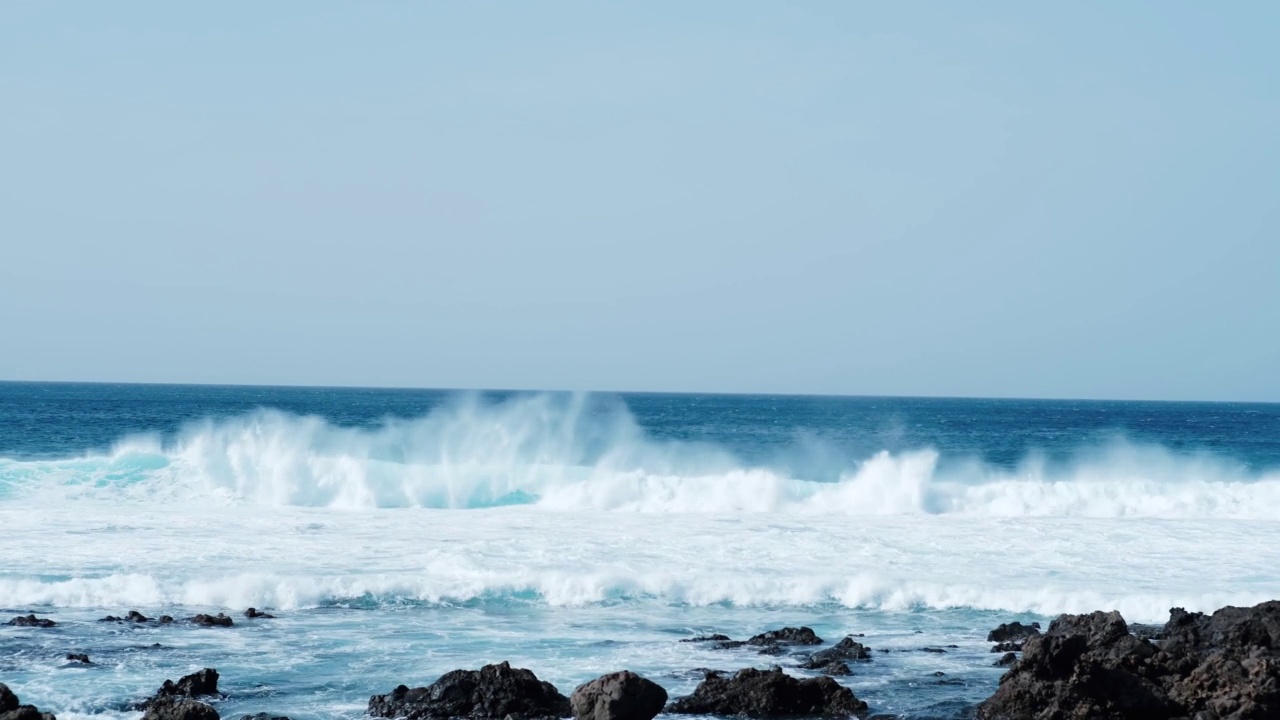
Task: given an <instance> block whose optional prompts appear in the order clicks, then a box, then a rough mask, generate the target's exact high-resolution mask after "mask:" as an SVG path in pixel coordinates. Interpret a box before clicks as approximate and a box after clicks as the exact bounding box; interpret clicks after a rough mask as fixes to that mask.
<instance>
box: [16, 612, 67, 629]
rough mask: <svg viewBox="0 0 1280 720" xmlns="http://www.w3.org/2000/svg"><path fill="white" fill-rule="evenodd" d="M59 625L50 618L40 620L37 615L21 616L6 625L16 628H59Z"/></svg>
mask: <svg viewBox="0 0 1280 720" xmlns="http://www.w3.org/2000/svg"><path fill="white" fill-rule="evenodd" d="M57 624H58V623H56V622H54V621H52V620H50V619H49V618H38V617H36V616H35V615H19V616H18V617H16V618H14V619H12V620H10V621H9V622H7V623H5V625H14V626H16V627H38V628H51V627H55V626H57Z"/></svg>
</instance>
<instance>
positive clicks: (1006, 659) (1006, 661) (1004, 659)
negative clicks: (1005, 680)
mask: <svg viewBox="0 0 1280 720" xmlns="http://www.w3.org/2000/svg"><path fill="white" fill-rule="evenodd" d="M1016 662H1018V656H1017V655H1014V654H1013V653H1011V652H1007V653H1005V654H1004V655H1001V656H1000V659H999V660H997V661H995V662H994V663H992V666H993V667H1009V666H1010V665H1012V664H1014V663H1016Z"/></svg>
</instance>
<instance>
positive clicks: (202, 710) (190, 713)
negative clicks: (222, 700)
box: [142, 697, 220, 720]
mask: <svg viewBox="0 0 1280 720" xmlns="http://www.w3.org/2000/svg"><path fill="white" fill-rule="evenodd" d="M142 720H220V716H219V715H218V711H217V710H214V709H213V706H212V705H208V704H205V703H202V702H197V701H195V700H187V699H185V698H175V697H166V698H160V699H159V700H157V701H156V702H154V703H152V704H151V705H149V706H148V707H147V711H146V713H144V714H143V716H142Z"/></svg>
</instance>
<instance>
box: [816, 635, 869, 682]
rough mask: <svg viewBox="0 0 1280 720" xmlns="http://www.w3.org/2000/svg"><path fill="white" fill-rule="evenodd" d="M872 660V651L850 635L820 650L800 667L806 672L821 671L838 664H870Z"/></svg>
mask: <svg viewBox="0 0 1280 720" xmlns="http://www.w3.org/2000/svg"><path fill="white" fill-rule="evenodd" d="M870 660H871V649H870V648H868V647H867V646H866V645H863V644H862V643H860V642H858V641H857V640H854V639H853V636H852V635H848V636H846V637H845V638H844V639H843V640H841V641H840V642H838V643H836V644H835V645H833V646H831V647H829V648H827V649H826V650H819V651H818V652H815V653H814V654H812V655H810V656H809V657H808V658H806V659H805V661H804V662H802V663H801V664H800V667H802V668H805V669H806V670H821V669H822V668H824V667H827V666H828V665H831V664H833V663H837V662H840V663H843V662H869V661H870ZM827 674H828V675H830V674H831V673H827Z"/></svg>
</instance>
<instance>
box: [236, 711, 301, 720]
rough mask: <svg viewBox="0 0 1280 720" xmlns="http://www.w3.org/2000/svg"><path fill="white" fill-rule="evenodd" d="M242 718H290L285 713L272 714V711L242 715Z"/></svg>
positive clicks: (258, 719)
mask: <svg viewBox="0 0 1280 720" xmlns="http://www.w3.org/2000/svg"><path fill="white" fill-rule="evenodd" d="M240 720H289V718H288V717H287V716H285V715H272V714H271V713H264V712H260V713H254V714H253V715H241V716H240Z"/></svg>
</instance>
